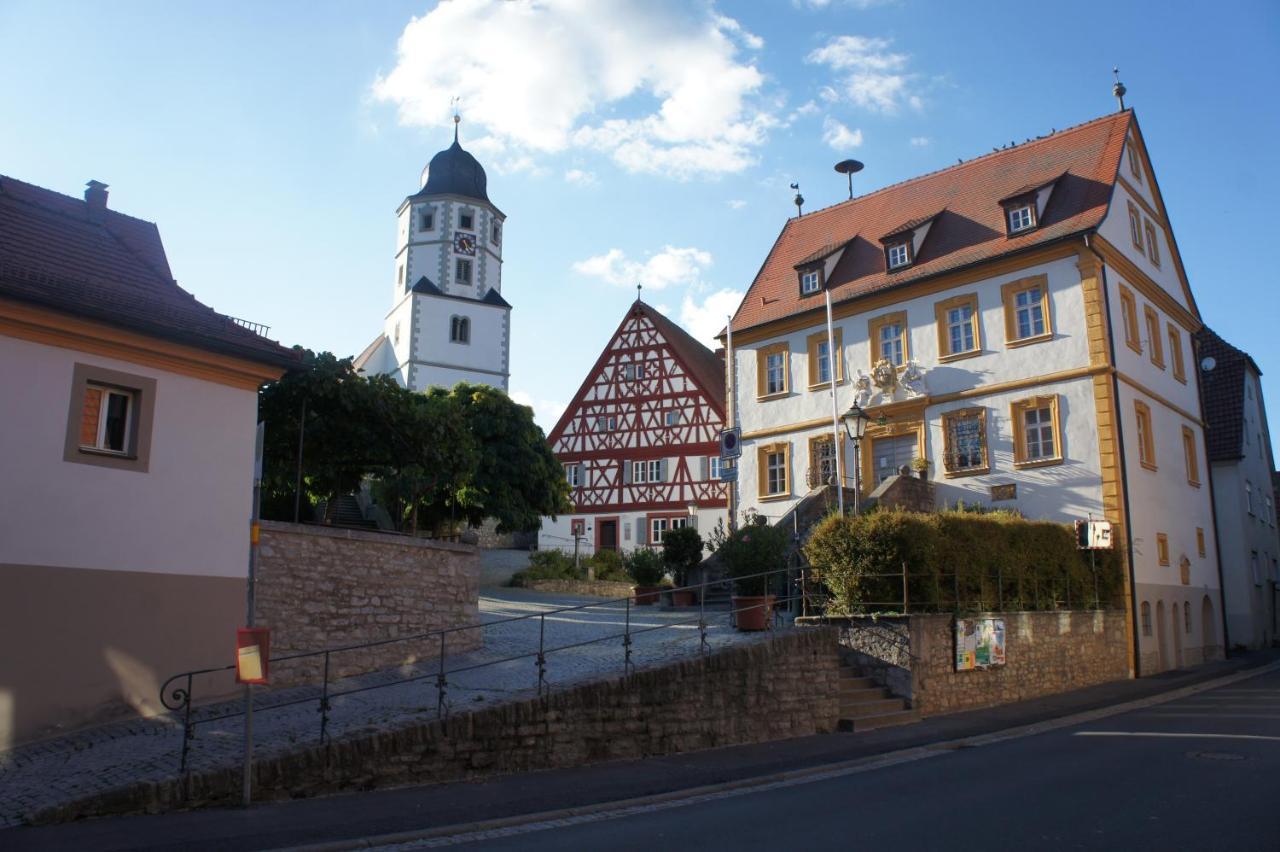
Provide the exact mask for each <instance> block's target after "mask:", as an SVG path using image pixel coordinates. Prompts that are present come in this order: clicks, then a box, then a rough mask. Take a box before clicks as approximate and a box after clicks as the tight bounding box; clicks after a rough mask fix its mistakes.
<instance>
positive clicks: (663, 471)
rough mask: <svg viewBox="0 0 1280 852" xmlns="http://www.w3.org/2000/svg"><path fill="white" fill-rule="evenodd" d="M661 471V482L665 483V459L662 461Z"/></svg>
mask: <svg viewBox="0 0 1280 852" xmlns="http://www.w3.org/2000/svg"><path fill="white" fill-rule="evenodd" d="M661 469H662V474H661V481H663V482H666V481H667V460H666V459H663V460H662V467H661Z"/></svg>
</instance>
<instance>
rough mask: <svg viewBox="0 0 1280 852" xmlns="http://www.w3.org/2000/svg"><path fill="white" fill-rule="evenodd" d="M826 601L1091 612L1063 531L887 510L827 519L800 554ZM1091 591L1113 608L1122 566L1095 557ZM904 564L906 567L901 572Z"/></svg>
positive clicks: (1088, 580)
mask: <svg viewBox="0 0 1280 852" xmlns="http://www.w3.org/2000/svg"><path fill="white" fill-rule="evenodd" d="M804 552H805V556H806V557H807V558H808V560H809V564H810V565H812V566H813V568H814V572H815V575H816V577H817V578H818V579H820V580H821V581H822V582H823V584H824V585H825V586H826V587H827V591H828V592H829V593H830V595H831V597H830V600H829V601H828V606H827V611H828V612H829V613H830V614H848V613H858V612H875V611H884V610H894V611H900V610H901V609H902V600H903V580H902V573H903V571H904V570H905V572H906V575H907V594H908V597H909V609H911V610H912V611H949V610H996V609H1004V610H1037V609H1059V608H1063V607H1067V606H1072V607H1077V608H1078V607H1085V606H1093V603H1094V595H1095V574H1094V570H1092V569H1091V568H1090V564H1089V555H1088V553H1086V552H1084V551H1080V550H1077V549H1076V545H1075V535H1074V532H1073V530H1072V528H1071V527H1070V526H1068V525H1066V524H1056V523H1051V522H1048V521H1028V520H1025V519H1023V518H1021V517H1019V516H1017V515H1016V514H1013V513H1004V512H991V513H986V514H974V513H972V512H966V511H949V512H938V513H933V514H916V513H912V512H901V511H886V512H871V513H868V514H865V515H859V516H851V517H844V518H841V517H839V516H832V517H830V518H828V519H827V520H825V521H823V522H822V523H821V524H820V525H819V526H818V528H817V529H816V530H815V531H814V534H813V536H812V537H811V538H810V539H809V542H808V544H806V545H805V548H804ZM1095 559H1096V565H1097V568H1096V581H1097V585H1096V590H1097V597H1098V600H1099V601H1100V603H1101V605H1102V606H1108V605H1114V604H1115V603H1116V598H1117V596H1118V594H1119V592H1120V588H1121V582H1122V577H1121V560H1120V555H1119V554H1118V553H1115V552H1106V551H1099V552H1098V553H1096V554H1095ZM904 566H905V568H904Z"/></svg>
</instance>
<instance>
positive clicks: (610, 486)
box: [538, 299, 726, 553]
mask: <svg viewBox="0 0 1280 852" xmlns="http://www.w3.org/2000/svg"><path fill="white" fill-rule="evenodd" d="M723 425H724V362H723V361H722V360H721V358H720V357H719V356H718V355H716V354H715V353H714V352H712V351H711V350H710V349H708V348H707V347H705V346H703V345H702V344H701V343H698V342H697V341H696V340H694V339H693V338H692V337H690V336H689V334H688V333H687V332H685V331H684V330H683V329H681V328H680V327H679V326H677V325H676V324H675V323H673V322H671V320H669V319H667V318H666V317H665V316H663V315H662V314H660V313H659V312H658V311H656V310H654V309H653V308H652V307H650V306H649V305H647V304H645V303H644V302H642V301H640V300H639V299H637V300H636V302H635V303H634V304H633V305H632V306H631V307H630V308H629V309H628V310H627V315H626V316H625V317H623V320H622V322H621V324H619V326H618V329H617V331H615V332H614V334H613V336H612V337H611V338H610V339H609V342H608V344H607V345H606V346H605V347H604V351H603V352H601V354H600V357H599V358H598V359H596V363H595V364H594V366H592V368H591V371H590V372H589V373H588V374H587V376H586V378H585V379H584V380H583V382H582V386H581V387H580V388H579V389H578V392H577V394H576V395H575V396H574V398H573V401H572V402H571V403H570V404H569V406H568V407H567V408H566V409H565V412H564V414H563V415H561V417H560V420H559V421H558V422H557V423H556V425H555V427H554V428H553V429H552V430H551V433H550V435H548V436H547V440H548V442H549V443H550V444H551V448H552V451H553V452H554V453H555V455H556V458H557V459H559V460H560V463H561V464H562V465H563V466H564V469H565V475H566V476H567V477H568V480H569V486H570V488H571V489H572V495H571V496H572V499H573V504H574V510H573V512H572V513H571V514H567V515H563V516H561V517H559V518H554V519H553V518H544V519H543V522H542V529H541V531H540V532H539V534H538V546H539V548H540V549H544V550H545V549H551V548H557V549H561V550H568V551H572V550H574V549H575V547H576V549H577V550H578V551H579V552H585V553H591V552H593V551H595V550H622V551H629V550H634V549H635V548H637V547H644V546H654V545H658V544H661V542H662V536H663V535H664V534H665V533H666V531H667V530H670V529H675V528H678V527H684V526H695V527H697V528H699V529H700V530H701V531H702V533H703V535H704V536H705V535H706V534H707V533H708V532H709V531H710V530H711V529H713V528H714V527H715V526H716V525H717V524H719V523H722V522H723V521H724V519H725V505H726V502H725V501H726V497H725V493H726V492H725V485H724V483H722V482H721V481H720V468H719V464H720V455H719V453H720V450H719V434H720V430H721V428H722V427H723Z"/></svg>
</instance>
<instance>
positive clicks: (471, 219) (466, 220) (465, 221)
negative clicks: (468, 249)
mask: <svg viewBox="0 0 1280 852" xmlns="http://www.w3.org/2000/svg"><path fill="white" fill-rule="evenodd" d="M475 226H476V216H475V214H474V213H459V214H458V227H459V228H462V229H463V230H464V231H470V230H471V229H472V228H474V227H475Z"/></svg>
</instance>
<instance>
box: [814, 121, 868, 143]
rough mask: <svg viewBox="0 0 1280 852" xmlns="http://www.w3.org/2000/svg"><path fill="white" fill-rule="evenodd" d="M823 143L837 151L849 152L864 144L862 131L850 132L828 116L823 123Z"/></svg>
mask: <svg viewBox="0 0 1280 852" xmlns="http://www.w3.org/2000/svg"><path fill="white" fill-rule="evenodd" d="M822 141H823V142H826V143H827V144H828V145H830V146H831V147H832V148H834V149H835V150H837V151H847V150H849V149H850V148H857V147H858V146H859V145H861V144H862V130H860V129H859V130H850V129H849V128H847V127H845V126H844V125H843V124H841V123H840V122H839V121H836V120H835V119H834V118H832V117H831V116H827V117H826V119H824V120H823V122H822Z"/></svg>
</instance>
